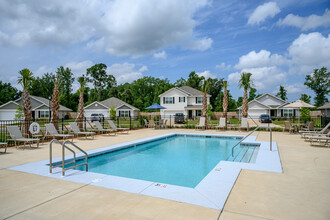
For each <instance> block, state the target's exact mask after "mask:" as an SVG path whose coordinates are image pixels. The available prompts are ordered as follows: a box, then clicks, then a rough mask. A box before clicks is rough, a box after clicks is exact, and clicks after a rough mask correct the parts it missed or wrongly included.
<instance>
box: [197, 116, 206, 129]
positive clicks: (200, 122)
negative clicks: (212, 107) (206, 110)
mask: <svg viewBox="0 0 330 220" xmlns="http://www.w3.org/2000/svg"><path fill="white" fill-rule="evenodd" d="M198 128H201V129H205V117H200V118H199V124H198V125H196V129H198Z"/></svg>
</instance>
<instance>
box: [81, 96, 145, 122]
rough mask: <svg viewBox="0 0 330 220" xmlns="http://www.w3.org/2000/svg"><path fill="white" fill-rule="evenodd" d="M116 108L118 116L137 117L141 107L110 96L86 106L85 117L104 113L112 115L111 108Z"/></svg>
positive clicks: (106, 115) (104, 114) (107, 115)
mask: <svg viewBox="0 0 330 220" xmlns="http://www.w3.org/2000/svg"><path fill="white" fill-rule="evenodd" d="M111 108H113V109H114V110H116V116H120V117H137V116H138V113H139V111H140V110H139V109H138V108H135V107H134V106H132V105H130V104H128V103H126V102H124V101H122V100H120V99H117V98H115V97H111V98H108V99H106V100H103V101H101V102H98V101H95V102H93V103H91V104H89V105H88V106H86V107H85V108H84V113H85V117H87V118H89V117H91V115H92V114H96V113H98V114H103V116H104V117H106V118H108V117H110V110H111Z"/></svg>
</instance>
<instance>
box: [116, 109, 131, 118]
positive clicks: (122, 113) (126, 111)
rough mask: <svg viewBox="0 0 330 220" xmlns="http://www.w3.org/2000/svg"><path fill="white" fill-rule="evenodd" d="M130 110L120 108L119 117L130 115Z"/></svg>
mask: <svg viewBox="0 0 330 220" xmlns="http://www.w3.org/2000/svg"><path fill="white" fill-rule="evenodd" d="M129 116H130V111H129V110H119V117H129Z"/></svg>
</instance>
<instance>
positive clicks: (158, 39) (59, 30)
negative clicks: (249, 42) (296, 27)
mask: <svg viewBox="0 0 330 220" xmlns="http://www.w3.org/2000/svg"><path fill="white" fill-rule="evenodd" d="M208 4H209V2H208V0H181V1H177V0H158V1H147V0H136V1H134V3H133V2H132V1H131V0H113V1H106V0H103V1H89V0H87V1H74V0H73V1H65V0H57V1H44V0H35V1H15V3H13V1H12V0H3V1H1V4H0V30H1V32H0V45H7V46H8V45H11V46H15V47H18V46H30V45H37V46H41V47H45V46H49V45H50V46H54V45H55V46H58V45H60V46H63V47H66V46H68V45H72V44H79V43H82V44H83V45H86V47H87V48H90V49H92V50H101V51H106V52H108V53H111V54H115V55H129V56H133V57H137V56H141V55H146V54H152V53H154V52H155V51H157V50H159V49H161V48H163V47H165V46H169V45H170V46H178V45H179V46H183V47H186V48H189V49H194V50H202V51H203V50H206V49H208V48H210V47H211V45H212V39H210V38H208V37H206V36H200V37H199V36H198V37H197V34H196V33H195V32H194V30H195V28H196V26H197V25H198V24H199V22H198V21H197V20H196V16H195V15H196V13H197V12H198V11H199V10H200V9H201V8H203V7H206V6H208Z"/></svg>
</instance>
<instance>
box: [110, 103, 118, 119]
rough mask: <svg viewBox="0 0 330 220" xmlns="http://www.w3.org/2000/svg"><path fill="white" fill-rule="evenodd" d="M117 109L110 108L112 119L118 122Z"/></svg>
mask: <svg viewBox="0 0 330 220" xmlns="http://www.w3.org/2000/svg"><path fill="white" fill-rule="evenodd" d="M116 117H117V115H116V109H115V106H110V119H113V120H116Z"/></svg>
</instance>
